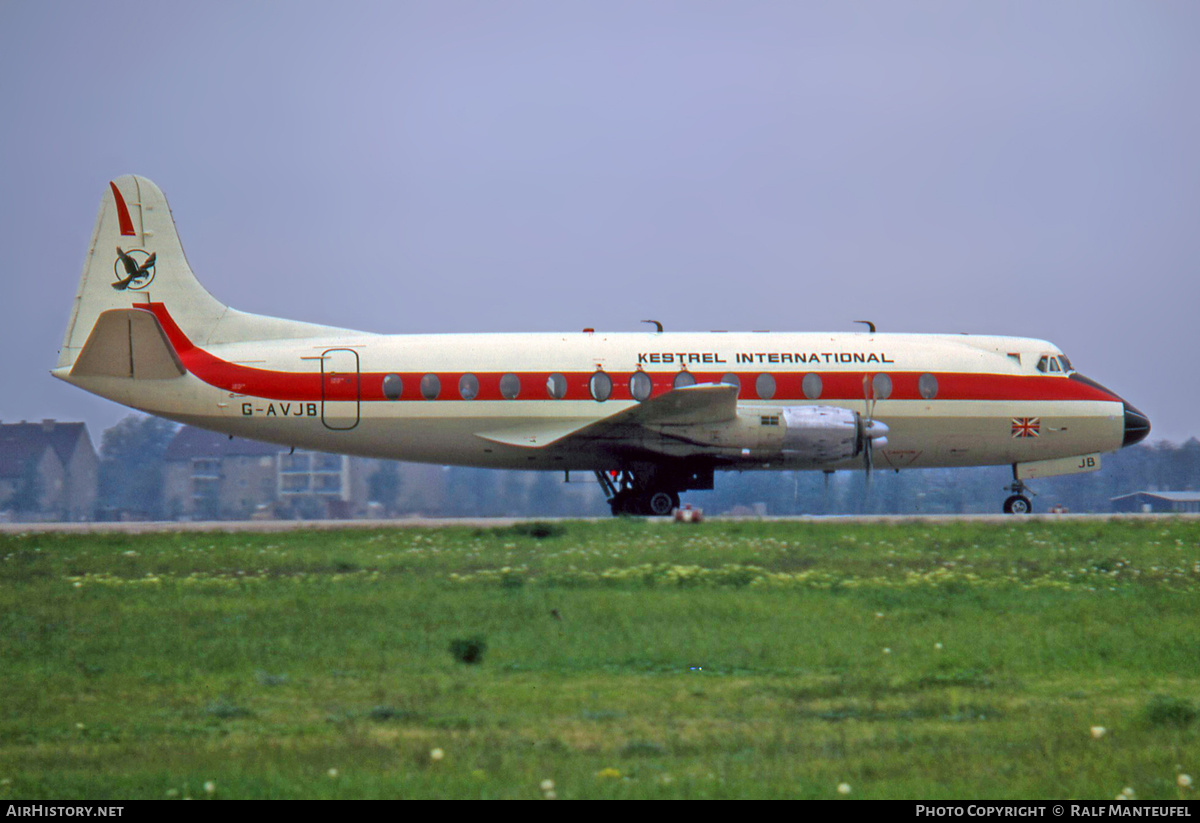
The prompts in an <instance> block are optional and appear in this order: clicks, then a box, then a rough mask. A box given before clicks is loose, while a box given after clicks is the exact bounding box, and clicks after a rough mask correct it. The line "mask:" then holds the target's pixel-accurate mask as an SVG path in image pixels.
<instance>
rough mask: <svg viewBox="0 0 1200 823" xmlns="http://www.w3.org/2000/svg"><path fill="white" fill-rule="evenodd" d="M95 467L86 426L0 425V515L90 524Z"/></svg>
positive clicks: (52, 423)
mask: <svg viewBox="0 0 1200 823" xmlns="http://www.w3.org/2000/svg"><path fill="white" fill-rule="evenodd" d="M99 465H100V461H99V458H98V457H97V456H96V449H95V448H94V447H93V446H92V438H91V437H90V436H89V435H88V430H87V426H86V425H85V424H84V423H60V422H58V421H57V420H43V421H41V422H40V423H26V422H24V421H22V422H20V423H5V424H0V511H3V512H5V513H6V514H7V516H8V517H9V519H16V520H91V519H93V518H94V517H95V513H96V494H97V482H98V480H97V478H98V469H99Z"/></svg>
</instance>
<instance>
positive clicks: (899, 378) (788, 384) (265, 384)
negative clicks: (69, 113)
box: [134, 303, 1121, 405]
mask: <svg viewBox="0 0 1200 823" xmlns="http://www.w3.org/2000/svg"><path fill="white" fill-rule="evenodd" d="M134 308H138V309H143V310H148V311H150V312H152V313H153V314H154V316H155V317H157V318H158V321H159V323H160V324H161V325H162V327H163V331H164V332H165V333H166V335H167V339H168V340H170V341H171V345H172V346H174V347H175V351H176V353H177V354H178V355H179V359H180V361H181V362H182V363H183V365H184V367H185V368H187V370H188V371H190V372H191V373H192V374H194V375H196V377H198V378H200V379H201V380H203V381H204V382H205V383H208V384H209V385H211V386H216V387H217V388H219V389H223V390H225V391H230V392H236V393H237V394H246V395H251V396H253V397H261V398H263V399H267V400H321V399H325V400H354V399H355V395H354V390H355V384H354V381H344V382H343V381H329V382H328V383H327V384H326V385H325V386H324V393H323V394H322V386H321V375H320V374H319V373H312V374H306V373H303V372H283V371H273V370H270V369H256V368H251V367H250V366H240V365H238V364H236V363H230V362H228V361H225V360H222V359H220V358H219V357H216V356H215V355H212V354H210V353H208V352H206V351H205V350H204V349H201V348H199V347H198V346H196V345H194V344H193V343H192V341H191V340H189V339H188V337H187V335H186V334H184V333H183V331H182V330H181V329H180V328H179V326H178V325H177V324H176V323H175V321H174V319H172V317H171V315H170V313H169V312H168V311H167V308H166V306H164V305H163V304H162V303H150V304H145V303H135V304H134ZM330 348H337V346H336V345H333V344H331V346H330ZM389 373H394V374H398V375H399V376H400V379H401V380H402V381H403V385H404V393H403V395H402V396H401V398H400V400H399V402H402V403H403V402H407V401H414V400H415V401H419V402H425V401H424V398H423V397H421V391H420V385H419V384H420V381H421V377H422V376H423V375H424V374H426V372H362V373H361V374H360V375H359V381H358V386H359V391H360V392H361V398H359V399H361V400H363V401H381V402H393V401H388V400H387V399H386V398H385V397H384V394H383V379H384V378H385V377H386V376H387V375H388V374H389ZM472 373H473V374H475V376H476V377H477V378H478V379H479V394H478V395H477V396H476V398H475V399H476V400H501V399H503V396H502V395H501V394H500V378H501V377H502V376H503V374H504V373H503V372H472ZM552 373H553V372H550V371H538V372H518V373H517V375H518V377H519V378H520V380H521V393H520V395H519V397H518V399H520V400H548V399H549V398H548V396H547V393H546V381H547V379H548V378H549V377H550V375H551V374H552ZM733 373H734V374H736V375H737V376H738V377H739V378H740V380H741V383H742V388H741V394H740V395H739V396H740V398H741V399H742V400H745V401H748V402H755V403H763V404H765V405H771V404H773V403H779V402H785V401H786V402H790V401H800V402H814V401H809V400H808V398H806V397H805V396H804V391H803V388H802V386H801V382H802V381H803V379H804V374H805V372H772V374H773V375H774V376H775V384H776V391H775V396H774V397H773V398H772V399H770V400H759V398H758V397H757V396H756V395H755V391H754V381H755V378H756V377H757V376H758V375H759V374H760V373H761V372H758V371H737V372H733ZM818 373H819V374H820V375H821V382H822V384H823V390H822V392H821V397H820V398H819V399H818V400H817V401H815V402H822V401H824V402H839V403H845V402H855V401H857V402H859V403H861V402H863V400H864V398H863V376H864V374H875V373H876V372H868V373H864V372H861V371H857V372H830V371H824V372H818ZM435 374H437V376H438V378H439V379H440V381H441V395H440V397H439V399H441V400H458V399H459V396H458V380H459V378H460V377H462V375H463V372H435ZM562 374H563V375H564V376H565V377H566V379H567V395H566V398H565V399H567V400H590V399H591V393H590V391H589V389H588V381H589V380H591V377H592V374H593V373H592V372H562ZM633 374H634V372H608V376H609V377H610V378H612V381H613V392H612V398H611V399H613V400H631V399H633V395H632V393H631V392H630V389H629V379H630V377H631V376H632V375H633ZM647 374H648V375H649V377H650V381H651V384H652V386H653V390H652V396H657V395H660V394H663V393H664V392H668V391H670V390H671V389H672V387H673V381H674V379H675V372H673V371H671V372H647ZM725 374H728V372H692V376H693V377H694V378H695V379H696V382H697V383H716V382H719V381H720V380H721V378H722V377H724V375H725ZM887 374H888V375H889V376H890V377H891V378H892V387H893V388H892V394H891V397H890V398H889V399H890V400H921V399H922V398H921V394H920V391H919V389H918V385H917V381H918V380H919V378H920V373H918V372H887ZM936 377H937V381H938V394H937V400H1007V401H1036V400H1079V401H1083V400H1099V401H1103V402H1108V403H1119V402H1121V399H1120V398H1119V397H1116V396H1115V395H1112V394H1109V393H1107V392H1105V391H1102V390H1100V389H1098V388H1096V387H1094V386H1090V385H1088V384H1087V383H1083V382H1081V381H1078V380H1069V379H1067V378H1065V377H1050V376H1041V375H1028V376H1026V375H1009V374H974V373H968V372H943V373H939V374H937V375H936ZM335 383H337V385H335ZM926 402H929V401H926Z"/></svg>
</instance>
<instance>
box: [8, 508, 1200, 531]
mask: <svg viewBox="0 0 1200 823" xmlns="http://www.w3.org/2000/svg"><path fill="white" fill-rule="evenodd" d="M644 519H645V521H646V522H647V523H650V524H655V525H664V526H665V525H678V526H680V527H685V526H686V527H691V528H703V527H704V525H705V524H711V523H739V522H768V523H814V524H820V523H828V524H830V525H834V524H836V525H843V526H844V525H847V524H860V523H861V524H869V523H886V524H893V525H901V524H912V525H920V524H929V525H933V524H940V523H992V524H996V525H1004V524H1017V523H1022V522H1040V523H1046V522H1061V523H1080V522H1091V523H1098V522H1105V521H1126V520H1145V521H1173V520H1183V521H1193V520H1200V514H1112V513H1109V514H1027V515H1012V514H882V515H821V516H817V515H799V516H788V517H770V516H763V517H755V516H721V515H714V516H711V517H705V518H704V520H703V521H702V522H700V523H678V524H677V523H676V522H675V521H674V520H673V519H671V518H669V517H661V518H653V517H649V518H644ZM612 520H613V518H611V517H591V518H578V517H574V518H563V517H405V518H396V519H388V520H211V521H129V522H112V523H101V522H89V523H0V534H72V533H76V534H153V533H156V532H173V533H174V532H247V533H255V532H258V533H273V532H295V531H340V530H354V529H358V530H366V531H369V530H379V529H411V528H434V529H440V528H473V529H489V528H504V527H506V526H513V525H516V524H519V523H538V522H543V523H545V522H553V523H570V522H591V523H597V522H611V521H612Z"/></svg>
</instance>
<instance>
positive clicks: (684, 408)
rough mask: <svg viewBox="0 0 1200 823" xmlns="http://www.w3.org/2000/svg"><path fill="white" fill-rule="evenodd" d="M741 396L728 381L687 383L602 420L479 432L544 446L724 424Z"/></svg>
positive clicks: (502, 440) (494, 438)
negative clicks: (664, 428)
mask: <svg viewBox="0 0 1200 823" xmlns="http://www.w3.org/2000/svg"><path fill="white" fill-rule="evenodd" d="M737 395H738V389H737V386H729V385H726V384H724V383H704V384H699V385H695V386H685V387H684V388H680V389H672V390H671V391H669V392H667V393H666V394H660V395H659V396H658V397H654V398H651V399H649V400H646V401H645V402H642V403H638V404H637V405H635V406H629V407H627V408H624V409H620V410H618V411H616V412H614V413H612V414H610V415H609V416H607V417H603V418H601V419H600V420H585V421H577V420H552V421H546V422H544V423H534V424H523V425H520V426H514V427H513V428H509V429H501V430H499V431H490V432H477V433H476V437H481V438H483V439H484V440H490V441H491V442H493V443H501V444H503V445H506V446H521V447H523V448H533V449H541V448H545V447H546V446H550V445H552V444H556V443H561V442H562V441H565V440H568V439H570V440H571V441H573V442H574V441H580V440H606V439H610V438H613V437H626V436H628V435H629V431H630V430H631V429H643V428H648V427H650V426H653V427H655V428H657V427H661V426H691V425H696V424H701V423H721V422H724V421H727V420H732V419H734V418H735V417H736V416H737Z"/></svg>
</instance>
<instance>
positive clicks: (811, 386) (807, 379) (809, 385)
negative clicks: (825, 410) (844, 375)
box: [800, 372, 822, 400]
mask: <svg viewBox="0 0 1200 823" xmlns="http://www.w3.org/2000/svg"><path fill="white" fill-rule="evenodd" d="M800 388H801V389H803V390H804V396H805V397H807V398H808V399H809V400H817V399H819V398H820V397H821V390H822V386H821V375H819V374H814V373H812V372H809V373H808V374H806V375H804V380H803V381H801V383H800Z"/></svg>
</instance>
